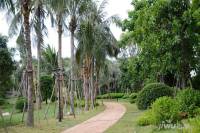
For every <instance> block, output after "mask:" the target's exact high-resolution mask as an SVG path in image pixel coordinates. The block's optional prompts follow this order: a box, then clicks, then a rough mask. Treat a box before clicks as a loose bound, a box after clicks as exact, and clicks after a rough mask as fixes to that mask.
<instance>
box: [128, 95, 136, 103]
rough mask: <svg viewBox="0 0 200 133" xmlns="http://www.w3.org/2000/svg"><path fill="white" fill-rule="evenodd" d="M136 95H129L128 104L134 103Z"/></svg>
mask: <svg viewBox="0 0 200 133" xmlns="http://www.w3.org/2000/svg"><path fill="white" fill-rule="evenodd" d="M137 95H138V94H137V93H131V94H130V96H129V102H130V103H135V102H136V98H137Z"/></svg>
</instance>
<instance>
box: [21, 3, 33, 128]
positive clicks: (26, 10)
mask: <svg viewBox="0 0 200 133" xmlns="http://www.w3.org/2000/svg"><path fill="white" fill-rule="evenodd" d="M21 7H22V15H23V20H24V21H23V26H24V39H25V45H26V50H27V73H28V109H27V121H26V124H27V126H30V127H32V126H33V125H34V105H33V68H32V51H31V37H30V23H29V18H30V11H31V1H30V0H22V1H21Z"/></svg>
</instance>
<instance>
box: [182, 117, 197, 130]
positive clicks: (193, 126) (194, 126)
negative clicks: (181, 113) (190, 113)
mask: <svg viewBox="0 0 200 133" xmlns="http://www.w3.org/2000/svg"><path fill="white" fill-rule="evenodd" d="M188 121H189V125H190V126H189V128H186V129H183V133H199V132H200V117H199V116H198V117H196V118H193V119H189V120H188Z"/></svg>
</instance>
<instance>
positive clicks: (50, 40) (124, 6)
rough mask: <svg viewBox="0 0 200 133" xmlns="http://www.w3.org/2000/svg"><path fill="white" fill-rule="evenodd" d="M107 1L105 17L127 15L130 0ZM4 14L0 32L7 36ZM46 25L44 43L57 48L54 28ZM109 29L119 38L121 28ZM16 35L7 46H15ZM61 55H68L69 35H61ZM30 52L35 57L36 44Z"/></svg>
mask: <svg viewBox="0 0 200 133" xmlns="http://www.w3.org/2000/svg"><path fill="white" fill-rule="evenodd" d="M107 1H108V3H107V5H106V8H105V11H106V12H107V17H109V16H112V15H118V16H119V17H120V18H121V19H122V20H123V19H125V18H127V17H128V11H129V10H130V9H131V4H130V3H131V1H132V0H107ZM6 20H7V19H6V15H5V13H4V12H0V34H2V35H6V36H8V29H9V23H8V22H7V21H6ZM46 26H47V28H48V36H47V37H45V38H44V40H45V42H44V43H45V44H50V45H51V46H52V47H54V48H55V49H56V50H57V45H58V37H57V36H58V35H57V30H56V28H52V27H51V24H50V21H47V22H46ZM111 31H112V32H113V34H114V36H115V37H116V39H117V40H119V39H120V35H121V33H122V31H121V29H120V28H118V27H116V26H115V25H111ZM15 40H16V36H14V37H12V38H10V39H9V42H8V47H10V48H15V47H16V43H15ZM62 47H63V48H62V55H63V57H70V39H69V35H64V36H63V37H62ZM32 53H33V56H35V57H36V55H37V51H36V46H35V45H34V44H33V45H32ZM15 58H16V60H18V59H19V56H16V57H15Z"/></svg>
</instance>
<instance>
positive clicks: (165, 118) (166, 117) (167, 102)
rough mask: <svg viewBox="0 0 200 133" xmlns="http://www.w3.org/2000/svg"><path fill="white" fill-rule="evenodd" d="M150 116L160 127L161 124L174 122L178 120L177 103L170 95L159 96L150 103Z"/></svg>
mask: <svg viewBox="0 0 200 133" xmlns="http://www.w3.org/2000/svg"><path fill="white" fill-rule="evenodd" d="M152 116H153V117H154V119H155V124H156V125H159V126H161V128H162V124H176V123H178V122H180V116H179V107H178V103H177V102H176V100H175V99H172V98H170V97H166V96H165V97H160V98H159V99H157V100H156V101H155V102H154V103H153V104H152Z"/></svg>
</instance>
